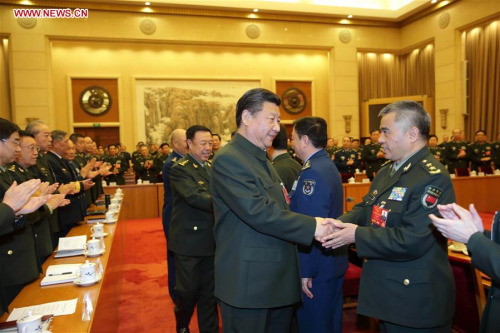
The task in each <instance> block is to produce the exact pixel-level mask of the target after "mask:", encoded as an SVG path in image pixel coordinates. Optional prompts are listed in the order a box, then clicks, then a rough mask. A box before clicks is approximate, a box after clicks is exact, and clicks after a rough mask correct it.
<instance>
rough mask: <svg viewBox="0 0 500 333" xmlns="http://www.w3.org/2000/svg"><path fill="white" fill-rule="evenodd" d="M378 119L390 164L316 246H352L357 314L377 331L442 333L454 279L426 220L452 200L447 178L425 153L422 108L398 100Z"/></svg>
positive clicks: (442, 242) (426, 122) (426, 125)
mask: <svg viewBox="0 0 500 333" xmlns="http://www.w3.org/2000/svg"><path fill="white" fill-rule="evenodd" d="M379 116H380V117H381V121H380V129H381V132H382V136H381V137H380V143H381V145H382V148H383V149H384V152H385V155H386V156H387V158H388V159H389V160H390V162H388V163H386V164H385V165H384V166H383V167H382V168H381V169H380V171H379V172H378V173H377V176H376V177H375V179H374V180H373V183H372V185H371V187H370V190H369V193H368V194H367V195H366V196H365V197H364V198H363V201H362V202H361V203H359V204H357V205H356V206H355V207H354V208H353V210H352V211H350V212H348V213H346V214H344V215H342V216H340V217H339V220H340V221H342V222H340V221H338V222H334V225H335V227H336V228H338V230H337V231H336V232H334V233H332V234H331V235H329V236H327V237H325V238H324V239H323V241H324V243H323V246H325V247H328V248H330V247H331V248H338V247H340V246H343V245H346V244H351V243H355V244H356V249H357V254H358V256H359V257H360V258H364V259H363V262H364V263H363V271H362V273H361V282H360V288H359V297H358V310H357V311H358V313H359V314H362V315H365V316H368V317H372V318H377V319H379V323H380V326H381V331H382V332H389V333H390V332H397V333H403V332H447V333H449V332H451V323H452V319H453V314H454V306H453V304H454V303H455V286H454V280H453V273H452V271H451V267H450V263H449V261H448V250H447V240H446V239H445V238H444V237H442V236H441V235H440V234H439V233H436V232H435V231H436V230H435V228H434V227H433V226H432V223H431V220H430V218H429V217H428V215H429V214H431V213H433V214H438V209H437V204H438V203H439V204H448V203H451V202H454V201H455V193H454V191H453V186H452V183H451V179H450V176H449V174H448V172H447V171H446V170H445V169H444V167H443V165H442V164H441V163H439V162H438V161H437V160H436V159H435V158H434V156H433V155H432V154H430V153H429V149H428V148H427V139H428V136H429V130H430V124H431V118H430V115H429V114H428V113H427V112H426V111H425V110H424V109H423V107H422V105H420V104H419V103H416V102H414V101H399V102H396V103H393V104H390V105H388V106H386V107H385V108H384V109H382V111H381V112H380V114H379ZM328 239H329V240H328ZM450 304H451V306H450Z"/></svg>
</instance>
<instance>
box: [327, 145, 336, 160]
mask: <svg viewBox="0 0 500 333" xmlns="http://www.w3.org/2000/svg"><path fill="white" fill-rule="evenodd" d="M325 150H326V152H327V153H328V156H330V159H332V157H334V156H335V153H337V152H338V151H339V149H338V148H337V147H326V148H325Z"/></svg>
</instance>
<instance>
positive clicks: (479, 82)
mask: <svg viewBox="0 0 500 333" xmlns="http://www.w3.org/2000/svg"><path fill="white" fill-rule="evenodd" d="M465 60H466V61H467V102H466V105H467V113H468V115H469V116H468V117H467V118H466V119H465V133H466V138H467V139H468V140H469V141H473V139H474V132H475V131H477V130H479V129H482V130H485V131H486V134H487V136H488V139H489V140H490V141H495V139H496V134H497V133H498V132H500V21H499V20H496V21H493V22H489V23H487V24H484V25H482V26H478V27H475V28H472V29H470V30H468V31H466V32H465Z"/></svg>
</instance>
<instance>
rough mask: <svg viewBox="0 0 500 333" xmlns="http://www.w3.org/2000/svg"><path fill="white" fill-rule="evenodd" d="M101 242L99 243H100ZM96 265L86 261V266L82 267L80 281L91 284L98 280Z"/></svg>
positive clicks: (82, 265)
mask: <svg viewBox="0 0 500 333" xmlns="http://www.w3.org/2000/svg"><path fill="white" fill-rule="evenodd" d="M98 242H99V241H98ZM95 269H96V264H95V263H93V262H89V261H88V260H87V261H85V263H84V264H81V265H80V281H81V282H90V281H95V279H96V272H95Z"/></svg>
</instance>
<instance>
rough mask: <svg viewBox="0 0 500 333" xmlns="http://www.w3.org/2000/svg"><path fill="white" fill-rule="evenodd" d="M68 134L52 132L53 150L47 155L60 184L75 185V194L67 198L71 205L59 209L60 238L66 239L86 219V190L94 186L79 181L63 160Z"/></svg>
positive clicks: (88, 180)
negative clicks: (74, 227)
mask: <svg viewBox="0 0 500 333" xmlns="http://www.w3.org/2000/svg"><path fill="white" fill-rule="evenodd" d="M68 141H69V137H68V133H66V132H64V131H59V130H54V131H52V148H51V149H50V150H49V152H48V153H47V155H46V159H47V162H48V163H49V165H50V167H51V168H52V170H53V171H54V174H55V177H56V180H57V182H58V183H59V184H74V186H75V188H74V191H73V194H68V195H67V196H66V198H67V199H69V201H70V204H69V205H67V206H64V207H60V208H59V216H58V217H59V229H60V231H59V237H65V236H66V234H67V233H68V232H69V231H70V230H71V228H72V227H73V226H75V225H76V223H78V222H81V221H83V220H84V218H85V211H84V208H85V207H84V202H85V197H84V193H85V190H86V189H88V188H90V187H91V186H92V185H93V182H92V180H91V179H85V180H83V181H79V180H78V179H77V175H75V174H74V172H73V169H72V168H71V167H70V165H69V164H68V162H67V161H65V160H64V159H63V156H64V154H65V153H66V151H67V150H68Z"/></svg>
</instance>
